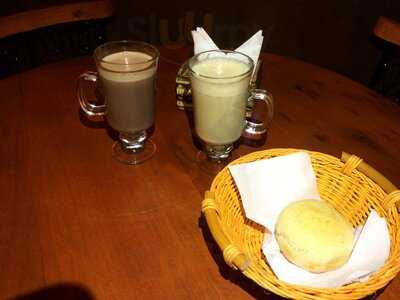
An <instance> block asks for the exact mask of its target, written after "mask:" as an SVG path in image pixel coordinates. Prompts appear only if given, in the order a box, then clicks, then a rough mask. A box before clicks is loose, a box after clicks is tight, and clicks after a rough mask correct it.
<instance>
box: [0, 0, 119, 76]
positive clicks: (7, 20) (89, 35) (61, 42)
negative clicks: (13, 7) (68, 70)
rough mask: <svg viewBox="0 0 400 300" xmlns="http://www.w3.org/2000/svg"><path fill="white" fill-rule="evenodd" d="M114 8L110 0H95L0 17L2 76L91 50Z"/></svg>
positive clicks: (101, 37) (101, 39) (99, 40)
mask: <svg viewBox="0 0 400 300" xmlns="http://www.w3.org/2000/svg"><path fill="white" fill-rule="evenodd" d="M114 11H115V10H114V6H113V3H112V2H111V0H94V1H84V2H74V3H68V4H63V5H57V6H50V7H46V8H42V9H36V10H29V11H23V12H20V13H17V14H14V15H9V16H3V17H0V77H4V76H8V75H10V74H13V73H16V72H19V71H22V70H26V69H29V68H33V67H36V66H39V65H42V64H45V63H49V62H54V61H58V60H61V59H64V58H68V57H73V56H78V55H85V54H89V53H92V52H93V50H94V48H96V47H97V46H98V45H99V44H102V43H104V42H105V40H106V39H107V36H106V24H107V20H109V18H111V17H112V16H113V15H114Z"/></svg>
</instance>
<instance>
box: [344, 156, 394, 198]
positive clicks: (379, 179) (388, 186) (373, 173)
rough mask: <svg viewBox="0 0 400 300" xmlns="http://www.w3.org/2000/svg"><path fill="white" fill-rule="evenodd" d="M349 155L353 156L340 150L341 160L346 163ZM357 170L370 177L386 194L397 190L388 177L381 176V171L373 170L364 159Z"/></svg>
mask: <svg viewBox="0 0 400 300" xmlns="http://www.w3.org/2000/svg"><path fill="white" fill-rule="evenodd" d="M351 157H354V156H353V155H351V154H349V153H346V152H342V158H341V161H343V162H345V163H346V162H347V161H348V160H349V159H350V158H351ZM357 170H359V171H360V172H362V173H364V174H365V175H367V176H368V177H369V178H371V179H372V180H373V181H374V182H376V183H377V184H378V185H379V186H380V187H381V188H382V189H383V190H384V191H385V192H386V193H387V194H390V193H391V192H393V191H395V190H397V187H396V186H395V185H394V184H393V183H391V182H390V181H389V179H387V178H386V177H385V176H383V175H382V174H381V173H379V172H378V171H377V170H375V169H374V168H373V167H371V166H370V165H369V164H367V163H366V162H364V161H362V162H360V164H359V165H358V166H357Z"/></svg>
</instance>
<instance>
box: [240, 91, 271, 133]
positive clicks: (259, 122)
mask: <svg viewBox="0 0 400 300" xmlns="http://www.w3.org/2000/svg"><path fill="white" fill-rule="evenodd" d="M259 104H263V105H259ZM261 106H263V107H265V108H264V112H260V107H261ZM273 117H274V100H273V98H272V95H271V94H270V93H269V92H267V91H266V90H263V89H254V90H251V91H250V97H249V98H248V99H247V108H246V125H245V129H244V136H245V137H248V138H252V139H259V138H261V137H262V136H263V135H264V134H265V133H266V132H267V128H268V126H269V124H270V123H271V121H272V118H273Z"/></svg>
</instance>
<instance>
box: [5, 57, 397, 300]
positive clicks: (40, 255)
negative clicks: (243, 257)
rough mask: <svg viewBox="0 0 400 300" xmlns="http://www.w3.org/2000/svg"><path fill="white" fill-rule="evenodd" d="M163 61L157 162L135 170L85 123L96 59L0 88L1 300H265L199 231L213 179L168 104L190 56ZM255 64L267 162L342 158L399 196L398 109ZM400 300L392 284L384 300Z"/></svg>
mask: <svg viewBox="0 0 400 300" xmlns="http://www.w3.org/2000/svg"><path fill="white" fill-rule="evenodd" d="M161 53H162V58H161V60H160V68H159V73H158V74H159V75H158V95H157V117H156V127H155V131H154V134H153V136H152V140H153V141H154V142H155V143H156V144H157V147H158V149H157V153H156V156H155V157H154V158H153V159H151V160H150V161H148V162H146V163H144V164H141V165H138V166H126V165H123V164H120V163H118V162H116V161H115V160H113V158H112V157H111V145H112V143H113V141H112V139H111V138H110V136H109V135H108V134H107V132H106V130H105V129H104V128H103V127H96V126H91V125H90V124H89V123H87V122H83V118H82V116H80V114H79V105H78V102H77V100H76V97H75V86H74V85H75V79H76V77H77V76H78V75H79V74H80V73H81V72H83V71H85V70H87V69H93V63H92V59H91V58H90V57H82V58H77V59H71V60H68V61H64V62H60V63H56V64H52V65H47V66H43V67H40V68H38V69H34V70H31V71H28V72H25V73H22V74H18V75H15V76H12V77H9V78H7V79H3V80H1V81H0V92H1V109H0V133H1V138H2V142H1V146H0V157H1V159H0V197H1V206H2V207H1V209H0V298H1V299H4V298H13V297H16V296H18V297H19V298H17V299H31V298H27V297H25V296H26V293H31V292H35V291H36V292H37V294H35V295H37V296H38V297H37V298H36V299H43V298H44V296H49V299H119V300H122V299H252V298H261V297H264V298H268V297H270V298H273V297H272V296H271V295H269V296H268V295H267V294H266V293H264V292H263V291H262V290H261V289H260V288H258V287H257V286H256V285H255V284H253V283H252V282H251V281H250V280H247V279H246V278H245V277H244V276H242V275H241V274H240V273H238V272H236V271H233V270H231V269H230V268H229V267H227V266H226V265H225V264H224V263H223V259H222V257H221V253H220V251H219V250H218V249H217V246H216V244H215V243H214V241H213V239H212V237H211V236H210V233H209V232H208V230H207V228H206V227H205V223H204V219H202V218H201V217H200V215H201V214H200V202H201V200H202V196H203V193H204V191H205V190H206V189H208V188H209V186H210V183H211V181H212V177H211V176H208V175H205V174H204V173H202V172H201V171H200V170H199V169H198V167H197V166H196V161H195V155H196V152H197V149H196V147H195V146H194V145H193V142H192V138H191V134H190V128H189V123H188V119H187V117H186V114H185V113H184V112H182V111H178V110H177V109H176V105H175V103H176V100H175V91H174V87H175V76H176V73H177V70H178V67H179V64H180V63H181V62H183V61H184V59H185V58H187V57H188V55H189V51H186V50H165V49H163V50H162V51H161ZM263 60H264V67H263V82H262V85H263V86H264V87H266V88H267V89H268V90H269V91H270V92H271V93H272V94H273V95H274V98H275V101H276V102H275V103H276V114H275V119H274V122H273V124H272V126H271V128H270V130H269V135H268V139H267V142H266V144H265V145H264V146H263V147H262V148H277V147H292V148H304V149H309V150H316V151H321V152H325V153H329V154H332V155H335V156H340V153H341V151H342V150H345V151H347V152H349V153H352V154H357V155H358V156H360V157H362V158H364V159H365V160H366V161H367V162H368V163H370V164H371V165H372V166H374V167H376V168H377V169H378V170H379V171H381V172H382V173H383V174H384V175H386V176H387V177H388V178H389V179H390V180H392V182H393V183H394V184H396V185H397V186H400V172H399V170H400V160H399V154H400V126H399V125H400V107H399V106H397V105H395V104H394V103H391V102H390V101H389V100H387V99H385V98H383V97H380V96H378V95H377V94H376V93H375V92H373V91H371V90H369V89H367V88H365V87H363V86H361V85H360V84H358V83H356V82H353V81H351V80H349V79H347V78H345V77H343V76H340V75H338V74H335V73H333V72H330V71H327V70H325V69H322V68H319V67H316V66H313V65H310V64H306V63H303V62H300V61H297V60H294V59H290V58H286V57H280V56H276V55H272V54H265V55H263ZM259 149H260V148H258V149H255V148H250V147H247V146H243V145H242V146H240V147H239V148H238V149H236V150H235V151H236V152H237V153H238V154H240V155H243V154H246V153H249V152H252V151H255V150H259ZM42 288H43V289H42ZM38 289H42V290H40V291H38ZM399 292H400V282H399V279H395V280H394V281H393V282H392V283H391V284H390V286H389V287H388V288H387V289H386V290H385V291H384V293H383V294H382V296H381V297H380V298H381V299H398V293H399ZM21 295H22V296H21ZM50 296H52V297H53V298H51V297H50ZM46 299H47V298H46Z"/></svg>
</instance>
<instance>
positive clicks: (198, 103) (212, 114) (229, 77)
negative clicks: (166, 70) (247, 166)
mask: <svg viewBox="0 0 400 300" xmlns="http://www.w3.org/2000/svg"><path fill="white" fill-rule="evenodd" d="M191 69H192V72H193V75H192V76H191V87H192V96H193V104H194V118H195V127H196V132H197V134H198V135H199V137H200V138H201V139H202V140H203V141H204V142H206V143H208V144H213V145H226V144H231V143H233V142H235V141H236V140H238V139H239V138H240V136H241V134H242V132H243V128H244V126H245V111H246V102H247V98H248V86H249V82H250V76H251V71H252V66H251V65H250V66H249V64H246V63H245V62H242V61H240V60H237V59H233V58H229V57H228V56H226V57H214V58H208V59H204V60H202V61H199V62H197V63H196V64H194V65H193V66H191Z"/></svg>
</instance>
